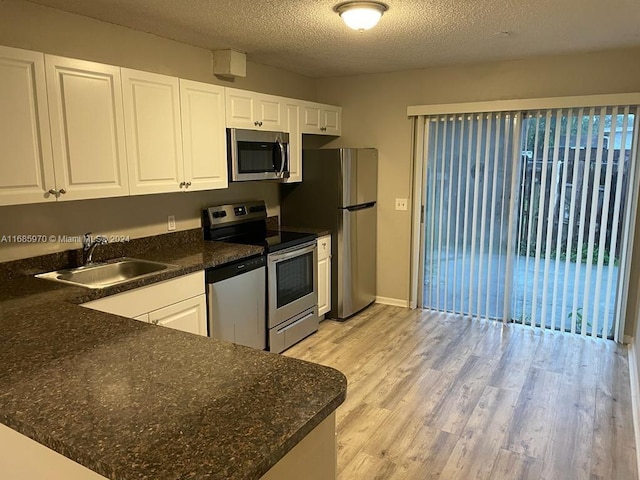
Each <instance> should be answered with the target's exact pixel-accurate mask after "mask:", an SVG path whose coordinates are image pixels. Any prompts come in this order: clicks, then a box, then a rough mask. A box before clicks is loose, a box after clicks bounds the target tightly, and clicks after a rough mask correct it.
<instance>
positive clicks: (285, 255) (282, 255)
mask: <svg viewBox="0 0 640 480" xmlns="http://www.w3.org/2000/svg"><path fill="white" fill-rule="evenodd" d="M316 248H318V247H317V244H316V241H315V240H314V241H313V242H312V243H307V244H305V245H302V246H296V247H292V248H290V249H287V250H285V251H284V252H277V253H270V254H269V256H268V259H269V263H277V262H281V261H283V260H288V259H289V258H294V257H299V256H300V255H305V254H307V253H311V252H313V251H314V250H315V249H316Z"/></svg>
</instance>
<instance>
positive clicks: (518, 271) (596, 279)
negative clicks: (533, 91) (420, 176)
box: [423, 107, 637, 338]
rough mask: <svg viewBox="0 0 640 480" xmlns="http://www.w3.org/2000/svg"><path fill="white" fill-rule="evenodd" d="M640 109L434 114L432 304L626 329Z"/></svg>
mask: <svg viewBox="0 0 640 480" xmlns="http://www.w3.org/2000/svg"><path fill="white" fill-rule="evenodd" d="M636 110H637V109H635V108H634V109H631V108H630V107H620V108H619V107H615V108H587V109H558V110H546V111H538V112H526V113H522V114H520V113H513V112H505V113H491V114H474V115H457V116H438V117H431V118H428V119H427V120H428V122H427V128H426V130H425V138H426V148H425V159H426V178H425V186H426V202H425V204H426V216H425V222H424V245H425V252H424V259H425V262H424V273H425V275H424V293H423V305H424V307H426V308H431V309H434V310H438V311H444V312H453V313H460V314H465V315H469V316H473V317H480V318H491V319H502V320H505V321H512V322H517V323H522V324H526V325H531V326H535V327H539V328H546V329H553V330H561V331H570V332H574V333H579V334H582V335H590V336H599V337H608V338H613V337H614V336H617V335H616V333H617V332H616V328H617V325H618V324H619V322H618V319H619V312H620V311H621V306H620V295H618V284H619V278H620V271H621V268H620V266H621V265H622V264H624V263H625V262H628V258H627V256H628V255H627V253H626V252H627V251H628V250H629V248H628V247H629V245H628V244H629V232H630V226H631V218H630V213H631V202H632V197H633V195H632V190H633V188H632V187H633V185H634V183H633V182H631V178H633V177H634V175H635V173H634V172H635V162H634V161H633V157H632V152H634V151H635V146H634V142H635V141H636V140H635V138H636V135H635V127H636V125H635V124H636V121H635V117H636V113H637V111H636Z"/></svg>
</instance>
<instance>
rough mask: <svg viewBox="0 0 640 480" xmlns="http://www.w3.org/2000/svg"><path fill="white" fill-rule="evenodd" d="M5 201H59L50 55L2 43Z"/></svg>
mask: <svg viewBox="0 0 640 480" xmlns="http://www.w3.org/2000/svg"><path fill="white" fill-rule="evenodd" d="M0 112H2V115H0V152H2V155H0V205H14V204H22V203H35V202H45V201H55V195H50V194H49V193H47V192H48V191H49V190H54V189H55V178H54V173H53V156H52V153H51V138H50V133H49V110H48V106H47V93H46V83H45V69H44V55H43V54H42V53H38V52H30V51H27V50H19V49H16V48H8V47H0Z"/></svg>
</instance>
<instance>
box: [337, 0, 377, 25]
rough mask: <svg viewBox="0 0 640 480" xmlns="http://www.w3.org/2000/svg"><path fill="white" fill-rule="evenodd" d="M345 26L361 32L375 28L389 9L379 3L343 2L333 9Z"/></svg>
mask: <svg viewBox="0 0 640 480" xmlns="http://www.w3.org/2000/svg"><path fill="white" fill-rule="evenodd" d="M333 10H334V11H335V12H337V13H338V15H340V18H342V20H344V23H346V24H347V26H349V27H351V28H353V29H354V30H359V31H361V32H363V31H365V30H369V29H370V28H373V27H375V26H376V25H377V24H378V22H379V21H380V17H382V14H383V13H384V12H386V11H387V10H389V7H388V6H387V5H385V4H384V3H381V2H360V1H353V2H344V3H340V4H338V5H336V6H335V7H333Z"/></svg>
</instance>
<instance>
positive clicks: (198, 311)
mask: <svg viewBox="0 0 640 480" xmlns="http://www.w3.org/2000/svg"><path fill="white" fill-rule="evenodd" d="M206 305H207V302H206V299H205V296H204V295H198V296H197V297H193V298H189V299H187V300H183V301H182V302H179V303H176V304H174V305H169V306H168V307H164V308H161V309H159V310H154V311H153V312H149V322H151V323H153V324H154V325H162V326H163V327H169V328H175V329H176V330H181V331H183V332H189V333H195V334H197V335H202V336H205V337H206V336H207V321H206V314H207V313H206V312H207V309H206Z"/></svg>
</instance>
